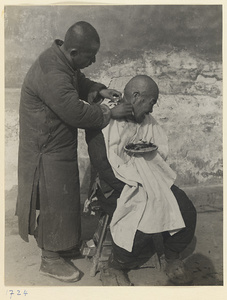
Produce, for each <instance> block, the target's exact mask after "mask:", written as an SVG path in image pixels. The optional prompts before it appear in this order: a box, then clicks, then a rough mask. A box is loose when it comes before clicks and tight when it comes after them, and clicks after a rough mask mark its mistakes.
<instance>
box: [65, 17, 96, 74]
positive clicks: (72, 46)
mask: <svg viewBox="0 0 227 300" xmlns="http://www.w3.org/2000/svg"><path fill="white" fill-rule="evenodd" d="M99 48H100V39H99V35H98V33H97V31H96V29H95V28H94V27H93V26H92V25H91V24H89V23H87V22H84V21H80V22H77V23H75V24H73V25H72V26H71V27H70V28H69V29H68V30H67V32H66V35H65V39H64V44H63V51H64V53H65V54H66V56H67V58H68V59H69V60H70V62H71V64H72V66H73V68H74V69H84V68H86V67H88V66H89V65H91V64H92V63H94V62H95V61H96V58H95V56H96V54H97V52H98V50H99Z"/></svg>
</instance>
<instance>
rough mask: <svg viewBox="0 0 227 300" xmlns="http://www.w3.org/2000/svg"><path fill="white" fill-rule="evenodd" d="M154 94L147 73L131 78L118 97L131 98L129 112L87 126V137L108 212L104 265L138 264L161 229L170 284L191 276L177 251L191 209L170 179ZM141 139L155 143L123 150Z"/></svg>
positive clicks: (189, 232)
mask: <svg viewBox="0 0 227 300" xmlns="http://www.w3.org/2000/svg"><path fill="white" fill-rule="evenodd" d="M158 94H159V90H158V87H157V84H156V83H155V82H154V81H153V80H152V79H151V78H150V77H148V76H146V75H138V76H136V77H134V78H132V79H131V80H130V81H129V82H128V83H127V84H126V86H125V89H124V95H123V97H122V99H121V101H125V102H131V103H132V105H133V110H134V113H133V115H132V117H131V118H129V119H122V120H112V121H111V122H110V124H109V125H108V126H107V127H106V128H105V129H104V130H103V132H100V131H99V132H98V131H97V132H94V131H89V132H87V136H86V139H87V143H88V151H89V155H90V159H91V163H92V164H93V166H94V167H95V168H96V170H97V172H98V174H99V180H100V188H99V189H98V191H97V196H98V198H99V199H101V203H102V208H103V209H104V210H105V211H106V212H107V213H108V214H110V215H111V217H112V219H111V223H110V231H111V235H112V238H113V254H112V256H111V257H110V261H109V270H130V269H132V268H136V267H138V266H139V260H138V257H139V256H140V254H141V252H142V251H143V249H144V248H145V247H146V246H147V245H148V244H151V245H152V236H153V235H154V234H155V233H162V236H163V244H164V254H165V260H166V274H167V275H168V276H169V278H170V280H171V281H172V282H174V283H175V284H187V283H188V282H189V281H190V279H191V278H190V277H189V275H188V273H187V271H186V269H185V265H184V263H183V261H182V260H181V259H180V253H181V252H182V251H183V250H184V249H185V248H186V247H187V245H188V244H189V243H190V242H191V240H192V238H193V236H194V232H195V226H196V210H195V208H194V206H193V204H192V202H191V201H190V200H189V199H188V197H187V196H186V194H185V193H184V192H183V191H182V190H180V189H179V188H178V187H177V186H175V185H174V181H175V179H176V174H175V172H174V171H173V170H172V169H171V168H170V167H169V166H168V164H167V163H166V161H165V160H166V157H167V154H168V144H167V138H166V135H165V134H164V132H163V130H162V128H161V127H160V126H159V125H158V123H157V122H156V121H155V119H154V118H153V117H152V115H151V113H152V112H153V106H154V105H155V104H156V102H157V99H158ZM145 142H146V143H153V144H155V145H157V147H158V149H157V150H155V151H151V152H145V153H138V154H135V153H134V154H130V153H129V152H128V151H125V146H126V145H128V144H130V143H134V144H136V143H142V144H143V143H145ZM104 143H105V144H104Z"/></svg>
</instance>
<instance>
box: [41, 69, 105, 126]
mask: <svg viewBox="0 0 227 300" xmlns="http://www.w3.org/2000/svg"><path fill="white" fill-rule="evenodd" d="M39 93H40V99H42V101H43V102H44V103H45V104H46V105H47V106H48V107H49V108H50V109H52V110H53V112H54V113H56V115H58V116H59V118H60V119H62V120H63V121H64V122H65V123H67V124H69V125H71V126H73V127H77V128H84V129H86V128H94V129H101V128H103V127H105V126H106V125H107V124H108V122H109V120H110V110H109V108H108V107H106V106H105V107H103V105H89V104H87V103H85V102H84V101H82V100H80V97H79V93H78V91H77V90H76V89H75V87H74V86H73V83H72V79H71V77H70V76H69V75H68V74H66V73H63V72H60V71H59V72H48V73H47V74H45V76H44V80H43V82H42V89H39Z"/></svg>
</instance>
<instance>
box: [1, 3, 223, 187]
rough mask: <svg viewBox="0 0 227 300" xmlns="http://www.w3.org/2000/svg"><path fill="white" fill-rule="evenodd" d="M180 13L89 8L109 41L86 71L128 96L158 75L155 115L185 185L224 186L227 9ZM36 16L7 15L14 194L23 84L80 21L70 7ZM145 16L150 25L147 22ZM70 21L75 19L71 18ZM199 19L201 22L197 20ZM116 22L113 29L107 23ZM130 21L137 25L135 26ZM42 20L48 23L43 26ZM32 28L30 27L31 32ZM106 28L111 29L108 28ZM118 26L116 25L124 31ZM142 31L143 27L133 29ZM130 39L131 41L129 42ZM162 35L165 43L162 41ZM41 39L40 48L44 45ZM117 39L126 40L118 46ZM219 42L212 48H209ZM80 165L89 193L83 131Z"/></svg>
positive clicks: (9, 173) (9, 175) (9, 182)
mask: <svg viewBox="0 0 227 300" xmlns="http://www.w3.org/2000/svg"><path fill="white" fill-rule="evenodd" d="M174 8H175V10H174V11H172V10H171V11H170V13H169V14H167V12H168V7H166V6H164V7H162V8H160V7H159V6H148V7H146V9H145V8H144V7H143V6H141V7H140V6H138V7H135V6H133V7H132V6H129V7H122V9H121V10H119V8H118V7H102V8H100V9H101V10H100V9H99V10H98V8H94V7H89V9H87V10H86V11H85V8H84V7H82V8H80V9H77V11H76V13H77V16H78V17H80V19H81V18H82V16H83V14H84V13H85V12H86V14H84V16H86V18H85V19H86V20H87V21H90V22H91V23H94V26H95V27H96V28H97V30H98V31H99V32H101V33H100V36H101V40H102V41H103V46H102V47H101V49H100V54H99V55H98V56H97V62H96V64H94V65H92V66H91V67H90V68H88V69H85V70H84V71H85V74H86V75H87V76H89V77H90V78H91V79H94V80H96V81H100V82H103V83H105V84H106V85H107V86H109V85H110V86H111V87H113V88H116V89H119V90H121V91H122V90H123V88H124V85H125V83H126V82H127V81H128V80H129V79H130V78H131V77H132V76H135V75H136V74H147V75H149V76H151V77H153V79H154V80H155V81H156V82H157V84H158V85H159V89H160V97H159V101H158V106H156V107H155V109H154V116H155V118H156V119H157V121H158V122H159V123H160V124H161V125H162V126H163V127H164V129H165V130H166V132H167V134H168V137H169V148H170V154H169V158H168V162H169V164H170V165H171V167H172V168H173V169H174V170H175V171H176V172H177V174H178V177H177V184H178V185H181V186H186V185H187V186H193V185H221V184H222V172H223V166H222V61H221V50H220V45H221V39H220V33H221V29H220V28H221V26H220V18H221V11H220V7H217V6H213V7H209V6H204V7H202V8H201V7H200V6H198V7H197V8H195V7H193V6H189V7H187V6H179V7H174ZM35 11H36V14H35V15H34V14H33V12H34V8H30V7H29V8H20V7H19V8H15V7H12V8H8V7H7V9H6V13H7V14H6V15H7V16H6V39H5V41H6V42H5V47H6V50H7V51H6V87H7V88H6V91H5V108H6V114H5V128H6V135H5V145H6V152H5V154H6V158H5V166H6V177H5V183H6V184H5V187H6V189H11V188H12V186H14V185H16V184H17V149H18V106H19V97H20V86H21V82H22V80H23V78H24V75H25V74H26V71H27V69H28V67H29V66H30V64H31V63H32V61H33V60H34V59H35V57H36V56H37V55H38V54H39V53H40V52H41V51H42V50H44V49H45V48H46V47H48V46H49V40H50V39H51V40H52V39H54V38H56V36H57V33H58V32H59V36H57V37H62V35H63V32H64V31H65V28H68V25H69V24H71V23H73V21H72V20H73V12H72V9H70V8H69V7H68V8H67V7H62V8H58V7H53V8H51V9H43V8H42V7H39V8H36V10H35ZM74 13H75V10H74ZM117 13H119V15H117ZM141 13H143V16H144V21H141V19H140V17H139V16H140V14H141ZM123 14H124V15H125V16H126V17H125V18H124V19H123V18H120V17H122V16H123ZM66 16H67V17H68V18H65V17H66ZM151 16H153V19H152V18H151ZM158 16H159V18H158ZM160 16H161V17H162V18H160ZM199 16H200V18H197V17H199ZM56 17H58V18H57V19H56ZM98 17H99V18H98ZM110 17H111V18H112V19H111V18H110ZM34 18H35V19H36V22H34V20H33V19H34ZM108 18H109V19H110V22H109V23H110V24H109V23H108V22H107V23H105V22H106V20H107V19H108ZM130 18H131V19H132V20H135V22H132V23H130V24H129V22H128V20H129V19H130ZM190 18H191V19H192V20H193V21H194V23H193V25H192V24H191V23H190V22H189V19H190ZM38 20H39V21H40V20H41V21H42V22H41V23H38ZM63 20H64V21H65V23H64V22H63ZM151 20H155V21H156V22H151ZM163 20H165V22H164V21H163ZM114 21H115V22H114ZM116 22H118V23H116ZM157 22H158V25H157ZM151 23H152V24H151ZM26 24H27V25H30V27H28V28H29V30H27V31H26V28H27V27H26ZM40 24H41V25H40ZM56 24H58V25H56ZM102 24H106V26H101V25H102ZM114 24H115V25H114ZM60 25H62V26H60ZM63 25H64V26H63ZM110 25H111V26H112V27H111V26H110ZM123 25H125V27H126V28H125V27H124V26H123ZM167 25H168V26H167ZM113 26H116V28H115V29H116V33H114V30H113ZM135 26H137V27H138V28H137V30H136V31H135V30H134V31H133V28H134V29H135ZM152 26H153V27H152ZM182 26H183V28H184V30H183V29H182ZM150 27H152V28H153V29H154V32H155V35H154V34H153V33H152V32H151V33H150V35H149V34H148V33H149V32H150V31H149V30H150ZM192 27H193V28H192ZM120 28H122V33H121V34H120V32H121V29H120ZM40 29H43V30H44V29H45V31H41V30H40ZM126 29H127V30H128V31H127V30H126ZM143 30H144V31H143ZM23 32H24V36H23V34H22V33H23ZM143 32H144V35H143V34H142V33H143ZM129 33H130V37H129V36H128V38H127V39H126V36H127V34H128V35H129ZM174 33H175V36H174ZM158 34H159V38H157V37H156V38H155V36H157V35H158ZM160 34H162V36H161V37H160ZM121 35H123V38H122V36H121ZM169 35H170V37H171V38H172V39H170V37H169ZM39 38H40V43H38V44H37V41H38V40H39ZM117 38H118V39H119V40H120V43H119V45H118V47H116V43H117ZM163 38H165V39H164V40H165V41H166V42H165V43H163ZM152 39H153V40H154V41H155V42H156V43H155V47H152ZM211 39H212V41H213V43H212V46H211V45H208V44H209V43H208V41H211ZM28 41H30V43H29V44H28ZM125 41H127V42H128V43H126V42H125ZM127 44H128V48H127ZM16 45H17V47H16ZM183 45H184V46H183ZM36 46H37V47H36ZM15 49H16V51H15ZM15 66H16V67H15ZM79 163H80V178H81V185H82V190H83V191H86V189H87V186H88V182H89V158H88V155H87V151H86V144H85V142H84V133H83V131H82V130H80V131H79Z"/></svg>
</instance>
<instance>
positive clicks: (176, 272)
mask: <svg viewBox="0 0 227 300" xmlns="http://www.w3.org/2000/svg"><path fill="white" fill-rule="evenodd" d="M165 272H166V275H167V276H168V277H169V280H170V281H171V282H172V283H174V284H175V285H189V284H190V283H192V281H193V278H192V274H191V273H190V272H189V270H188V269H187V267H186V266H185V264H184V262H183V261H182V260H180V259H173V260H166V268H165Z"/></svg>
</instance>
